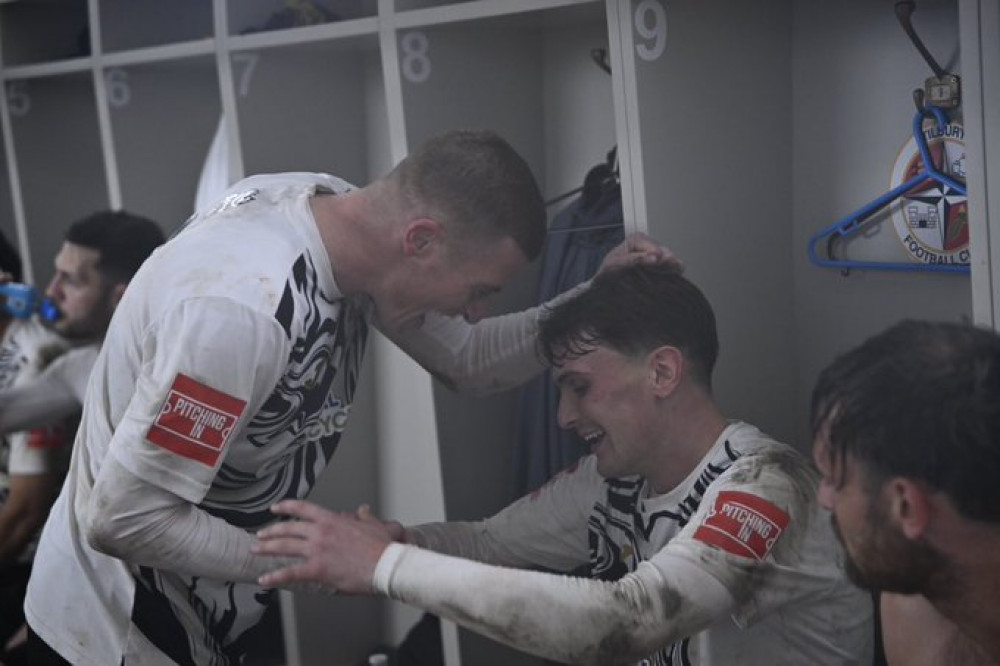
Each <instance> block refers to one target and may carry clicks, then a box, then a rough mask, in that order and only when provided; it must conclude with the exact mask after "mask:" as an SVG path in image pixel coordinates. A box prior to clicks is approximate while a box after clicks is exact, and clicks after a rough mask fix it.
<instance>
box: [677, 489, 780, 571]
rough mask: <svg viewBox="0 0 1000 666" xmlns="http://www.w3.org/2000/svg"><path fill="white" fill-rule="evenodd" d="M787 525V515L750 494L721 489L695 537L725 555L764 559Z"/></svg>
mask: <svg viewBox="0 0 1000 666" xmlns="http://www.w3.org/2000/svg"><path fill="white" fill-rule="evenodd" d="M787 526H788V514H787V513H785V512H784V511H782V510H781V509H779V508H778V507H776V506H775V505H773V504H771V503H770V502H768V501H767V500H763V499H761V498H760V497H757V496H756V495H751V494H750V493H742V492H738V491H735V490H723V491H722V492H720V493H719V495H718V497H716V498H715V505H714V506H713V507H712V508H711V509H709V512H708V515H707V516H705V520H704V521H703V522H702V524H701V525H700V526H698V529H697V530H695V533H694V538H695V539H698V540H699V541H703V542H705V543H707V544H711V545H713V546H715V547H717V548H720V549H722V550H724V551H726V552H727V553H732V554H733V555H740V556H742V557H752V558H754V559H755V560H763V559H764V558H765V557H767V554H768V553H769V552H771V548H772V547H773V546H774V544H775V542H777V540H778V537H780V536H781V533H782V532H783V531H784V530H785V527H787Z"/></svg>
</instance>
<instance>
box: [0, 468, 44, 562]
mask: <svg viewBox="0 0 1000 666" xmlns="http://www.w3.org/2000/svg"><path fill="white" fill-rule="evenodd" d="M54 483H55V481H54V479H53V477H52V475H50V474H32V475H27V476H20V475H18V476H13V477H12V478H11V487H10V494H9V495H8V496H7V500H6V501H5V502H4V503H3V504H2V505H0V565H6V564H10V563H11V562H13V561H15V560H16V559H17V557H18V556H19V555H20V554H21V553H22V552H23V551H24V549H25V548H26V547H27V546H28V544H29V543H30V542H31V539H32V537H33V536H34V535H35V533H36V532H37V531H38V530H39V529H40V528H41V527H42V524H43V523H44V522H45V516H46V515H47V514H48V509H49V504H50V501H51V499H52V492H53V485H54Z"/></svg>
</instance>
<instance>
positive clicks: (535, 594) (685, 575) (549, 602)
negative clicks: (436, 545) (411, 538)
mask: <svg viewBox="0 0 1000 666" xmlns="http://www.w3.org/2000/svg"><path fill="white" fill-rule="evenodd" d="M373 586H374V588H375V589H376V591H378V592H380V593H382V594H385V595H387V596H389V597H391V598H393V599H397V600H400V601H403V602H406V603H409V604H413V605H415V606H419V607H421V608H423V609H425V610H428V611H430V612H432V613H435V614H438V615H441V616H442V617H445V618H447V619H449V620H452V621H454V622H456V623H458V624H460V625H462V626H464V627H467V628H469V629H471V630H473V631H476V632H478V633H482V634H485V635H487V636H490V637H491V638H493V639H495V640H498V641H501V642H503V643H506V644H508V645H511V646H512V647H515V648H517V649H519V650H523V651H526V652H530V653H533V654H536V655H539V656H542V657H545V658H549V659H555V660H558V661H563V662H568V663H575V664H602V665H606V664H628V663H634V662H635V661H637V660H638V659H640V658H642V657H644V656H647V655H649V654H651V653H652V652H655V651H656V650H657V649H659V648H660V647H663V646H665V645H668V644H670V643H671V642H673V641H675V640H678V639H679V638H682V637H684V636H689V635H691V634H693V633H696V632H697V631H700V630H701V629H703V628H705V627H706V626H708V624H709V623H710V622H711V621H712V620H713V619H714V618H716V617H719V616H721V615H724V614H725V613H726V612H727V611H728V610H730V609H731V608H732V605H733V601H732V597H731V596H730V595H729V594H728V592H726V590H725V588H723V587H722V586H721V585H719V584H718V583H716V582H714V581H713V580H711V579H707V577H706V574H704V573H703V572H701V571H700V570H698V569H697V568H696V567H695V566H693V565H690V564H685V563H679V564H678V567H677V570H676V572H675V575H672V576H671V577H670V580H667V579H666V578H665V577H664V576H663V574H662V573H661V571H660V570H659V569H658V568H657V567H655V566H653V565H651V564H648V563H643V564H641V565H640V566H639V569H638V570H637V571H636V572H635V573H632V574H629V575H627V576H625V577H623V578H622V579H620V580H619V581H616V582H613V583H610V582H603V581H595V580H587V579H580V578H573V577H568V576H559V575H553V574H544V573H538V572H533V571H522V570H516V569H506V568H502V567H494V566H489V565H484V564H480V563H476V562H470V561H468V560H462V559H458V558H453V557H449V556H445V555H441V554H438V553H432V552H429V551H426V550H422V549H419V548H416V547H413V546H403V545H401V544H392V545H391V546H389V547H388V548H387V549H386V551H385V552H384V553H383V555H382V557H381V559H380V560H379V562H378V565H377V567H376V570H375V576H374V580H373ZM699 588H700V589H699Z"/></svg>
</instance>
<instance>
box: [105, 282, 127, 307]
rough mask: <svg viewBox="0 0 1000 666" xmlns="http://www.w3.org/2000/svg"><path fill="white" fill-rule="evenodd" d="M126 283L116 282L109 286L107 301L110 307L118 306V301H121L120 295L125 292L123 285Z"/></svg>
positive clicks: (125, 285)
mask: <svg viewBox="0 0 1000 666" xmlns="http://www.w3.org/2000/svg"><path fill="white" fill-rule="evenodd" d="M127 286H128V284H126V283H125V282H117V283H115V285H114V286H113V287H111V293H110V294H109V295H108V301H109V302H110V303H111V307H112V309H114V308H117V307H118V303H119V302H121V300H122V296H123V295H124V294H125V287H127Z"/></svg>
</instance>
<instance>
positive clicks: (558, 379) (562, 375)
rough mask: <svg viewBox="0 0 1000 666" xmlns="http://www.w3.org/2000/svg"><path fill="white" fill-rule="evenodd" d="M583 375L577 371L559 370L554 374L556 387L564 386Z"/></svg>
mask: <svg viewBox="0 0 1000 666" xmlns="http://www.w3.org/2000/svg"><path fill="white" fill-rule="evenodd" d="M582 375H583V373H581V372H577V371H576V370H566V371H558V370H557V371H555V372H554V373H553V377H552V379H553V381H554V382H555V383H556V386H562V385H563V384H565V383H566V382H568V381H569V380H571V379H575V378H576V377H580V376H582Z"/></svg>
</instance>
